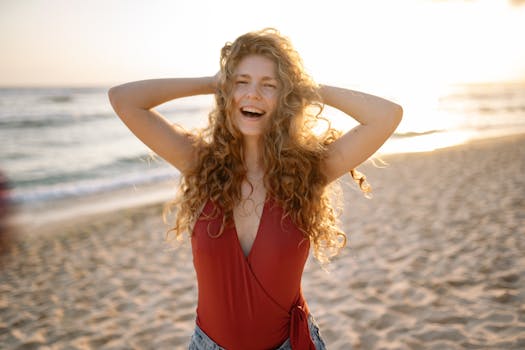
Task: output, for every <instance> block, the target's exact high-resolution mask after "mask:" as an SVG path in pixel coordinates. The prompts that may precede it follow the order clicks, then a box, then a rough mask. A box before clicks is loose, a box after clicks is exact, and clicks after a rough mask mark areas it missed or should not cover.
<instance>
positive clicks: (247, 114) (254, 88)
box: [232, 55, 279, 137]
mask: <svg viewBox="0 0 525 350" xmlns="http://www.w3.org/2000/svg"><path fill="white" fill-rule="evenodd" d="M232 92H233V112H232V117H233V122H234V123H235V125H236V126H237V128H238V129H239V130H240V131H241V133H242V134H243V136H257V137H258V136H261V135H262V134H263V133H264V131H265V130H266V128H267V127H268V124H269V123H270V120H271V118H272V117H273V114H274V113H275V110H276V106H277V101H278V97H279V81H278V79H277V76H276V67H275V63H274V61H272V60H271V59H269V58H267V57H264V56H261V55H249V56H246V57H244V58H243V59H242V60H241V61H240V62H239V64H238V65H237V68H236V69H235V71H234V76H233V91H232Z"/></svg>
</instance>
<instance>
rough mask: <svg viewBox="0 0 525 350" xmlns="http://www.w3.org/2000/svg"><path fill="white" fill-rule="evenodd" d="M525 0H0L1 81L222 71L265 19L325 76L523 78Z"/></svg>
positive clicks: (411, 81)
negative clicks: (226, 56)
mask: <svg viewBox="0 0 525 350" xmlns="http://www.w3.org/2000/svg"><path fill="white" fill-rule="evenodd" d="M524 2H525V1H517V0H515V1H508V0H486V1H482V0H478V1H452V0H449V1H446V0H442V1H431V0H417V1H416V0H396V1H392V0H385V1H375V0H368V1H360V0H356V1H353V0H340V1H334V0H325V1H323V2H320V1H309V0H302V1H284V0H265V1H260V2H248V1H233V0H225V1H213V0H209V1H205V0H191V1H182V0H181V1H178V0H151V1H138V0H90V1H84V0H24V1H19V0H0V50H1V54H0V86H24V85H25V86H41V85H42V86H55V85H61V86H82V85H88V86H93V85H98V86H110V85H114V84H118V83H122V82H126V81H131V80H138V79H147V78H159V77H173V76H199V75H211V74H214V73H215V72H216V71H217V69H218V58H219V51H220V48H221V47H222V46H223V45H224V43H225V42H227V41H233V40H234V39H235V38H236V37H237V36H239V35H241V34H243V33H245V32H248V31H252V30H257V29H261V28H264V27H275V28H277V29H279V30H280V31H281V33H282V34H284V35H286V36H288V37H290V39H291V40H292V42H293V44H294V45H295V47H296V48H297V50H298V51H299V53H300V54H301V56H302V57H303V60H304V62H305V66H306V67H307V69H308V71H309V72H310V73H311V74H312V76H313V77H314V79H315V80H317V81H318V82H320V83H331V84H340V85H341V84H342V85H347V86H356V85H359V86H381V87H383V89H386V90H388V89H389V88H392V89H393V88H395V87H397V88H399V87H404V88H405V89H406V90H409V89H415V88H420V87H428V86H440V85H442V84H453V83H470V82H491V81H517V80H519V81H522V80H525V45H523V33H525V4H524Z"/></svg>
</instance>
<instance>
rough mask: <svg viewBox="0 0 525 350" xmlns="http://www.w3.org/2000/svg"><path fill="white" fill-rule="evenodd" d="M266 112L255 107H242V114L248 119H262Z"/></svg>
mask: <svg viewBox="0 0 525 350" xmlns="http://www.w3.org/2000/svg"><path fill="white" fill-rule="evenodd" d="M265 113H266V112H265V111H263V110H261V109H258V108H253V107H242V108H241V114H242V115H243V116H245V117H248V118H260V117H262V116H263V115H264V114H265Z"/></svg>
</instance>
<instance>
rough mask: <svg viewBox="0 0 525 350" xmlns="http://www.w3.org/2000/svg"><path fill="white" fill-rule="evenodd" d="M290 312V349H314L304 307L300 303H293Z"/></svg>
mask: <svg viewBox="0 0 525 350" xmlns="http://www.w3.org/2000/svg"><path fill="white" fill-rule="evenodd" d="M290 314H291V319H290V345H291V346H292V350H316V349H315V345H314V343H313V341H312V338H311V336H310V327H309V326H308V313H307V310H306V308H305V307H303V306H301V305H294V306H293V307H292V310H291V311H290Z"/></svg>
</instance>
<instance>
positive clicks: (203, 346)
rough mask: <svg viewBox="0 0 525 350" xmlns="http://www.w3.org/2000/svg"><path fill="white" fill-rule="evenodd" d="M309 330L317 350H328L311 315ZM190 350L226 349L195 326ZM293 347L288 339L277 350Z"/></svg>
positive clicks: (288, 349)
mask: <svg viewBox="0 0 525 350" xmlns="http://www.w3.org/2000/svg"><path fill="white" fill-rule="evenodd" d="M308 328H309V329H310V336H311V337H312V341H313V342H314V345H315V348H316V350H326V345H325V344H324V341H323V339H322V338H321V335H320V334H319V326H318V325H317V323H316V322H315V320H314V318H313V317H312V316H311V315H309V316H308ZM188 349H189V350H225V349H224V348H221V347H220V346H219V345H217V344H216V343H215V342H214V341H213V340H211V339H210V338H209V337H208V336H207V335H206V333H204V332H203V331H202V329H200V328H199V326H195V332H194V333H193V335H192V336H191V340H190V345H189V348H188ZM291 349H292V347H291V345H290V339H286V341H285V342H284V343H282V344H281V345H280V346H279V347H278V348H277V349H275V350H291Z"/></svg>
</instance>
